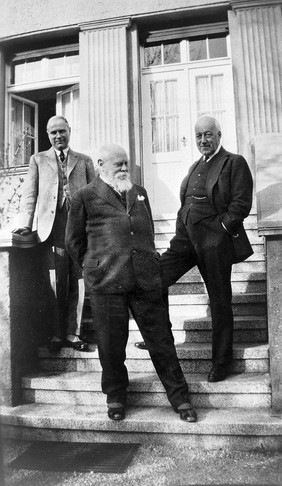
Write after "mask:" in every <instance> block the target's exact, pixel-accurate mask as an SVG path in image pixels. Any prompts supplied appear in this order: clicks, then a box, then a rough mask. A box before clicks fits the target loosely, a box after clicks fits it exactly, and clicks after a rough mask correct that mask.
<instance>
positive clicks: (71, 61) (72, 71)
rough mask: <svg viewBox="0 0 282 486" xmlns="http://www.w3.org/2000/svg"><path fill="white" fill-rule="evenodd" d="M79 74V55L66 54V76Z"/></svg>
mask: <svg viewBox="0 0 282 486" xmlns="http://www.w3.org/2000/svg"><path fill="white" fill-rule="evenodd" d="M78 74H79V55H78V54H74V53H70V54H66V56H65V76H75V75H78Z"/></svg>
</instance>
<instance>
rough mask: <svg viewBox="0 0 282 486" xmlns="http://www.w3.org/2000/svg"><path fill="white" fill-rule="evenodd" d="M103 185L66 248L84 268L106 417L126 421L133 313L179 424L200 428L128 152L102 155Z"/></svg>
mask: <svg viewBox="0 0 282 486" xmlns="http://www.w3.org/2000/svg"><path fill="white" fill-rule="evenodd" d="M98 166H99V173H100V177H98V178H97V179H96V180H95V181H93V182H92V183H91V184H89V185H88V186H86V187H85V188H83V189H80V190H79V191H77V193H76V194H75V195H74V197H73V199H72V203H71V208H70V212H69V219H68V223H67V230H66V248H67V250H68V252H69V253H70V255H71V256H72V258H73V259H74V260H75V261H76V262H77V263H78V264H79V265H80V266H81V267H83V272H84V279H85V286H86V290H87V291H88V293H89V295H90V303H91V310H92V317H93V323H94V327H95V331H96V333H95V334H96V338H97V344H98V351H99V358H100V362H101V366H102V391H103V392H104V393H105V394H106V395H107V405H108V416H109V418H110V419H112V420H122V419H124V417H125V405H126V389H127V386H128V374H127V369H126V366H125V358H126V354H125V349H126V344H127V340H128V321H129V309H130V310H131V312H132V315H133V317H134V319H135V320H136V322H137V325H138V327H139V329H140V332H141V334H142V336H143V338H144V341H145V343H146V345H147V347H148V350H149V353H150V356H151V359H152V361H153V364H154V366H155V369H156V371H157V373H158V376H159V378H160V380H161V382H162V384H163V385H164V387H165V390H166V393H167V397H168V400H169V401H170V403H171V405H172V406H173V408H174V410H175V412H177V413H179V414H180V418H181V419H182V420H184V421H187V422H195V421H196V417H197V416H196V412H195V411H194V410H193V408H192V407H191V404H190V402H189V395H188V387H187V384H186V381H185V378H184V375H183V373H182V370H181V367H180V365H179V362H178V358H177V354H176V350H175V347H174V343H173V339H172V337H171V334H170V332H169V326H168V324H166V320H167V317H168V316H167V309H166V305H165V303H164V302H163V300H162V292H161V275H160V263H159V256H158V254H157V252H156V249H155V245H154V227H153V220H152V215H151V209H150V205H149V201H148V197H147V193H146V191H145V189H144V188H143V187H141V186H138V185H135V184H132V183H131V180H130V176H129V163H128V157H127V154H126V152H125V151H124V150H123V149H122V148H121V147H120V146H118V145H113V144H111V145H107V146H104V147H102V149H101V151H100V157H99V159H98Z"/></svg>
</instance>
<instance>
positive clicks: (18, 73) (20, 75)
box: [11, 62, 25, 84]
mask: <svg viewBox="0 0 282 486" xmlns="http://www.w3.org/2000/svg"><path fill="white" fill-rule="evenodd" d="M24 76H25V63H24V62H21V63H18V64H15V65H14V66H13V69H12V79H11V83H12V84H14V83H17V84H20V83H23V82H24Z"/></svg>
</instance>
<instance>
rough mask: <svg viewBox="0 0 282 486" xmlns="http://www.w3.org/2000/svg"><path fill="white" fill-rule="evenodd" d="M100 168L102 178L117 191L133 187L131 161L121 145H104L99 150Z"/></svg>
mask: <svg viewBox="0 0 282 486" xmlns="http://www.w3.org/2000/svg"><path fill="white" fill-rule="evenodd" d="M98 168H99V173H100V176H101V177H102V179H103V180H104V181H105V182H107V183H108V184H110V185H111V186H113V187H114V188H115V189H116V190H117V191H119V192H122V191H128V190H129V189H130V188H131V187H132V184H131V181H130V176H129V161H128V156H127V153H126V151H125V150H124V149H123V148H122V147H120V145H115V144H108V145H103V146H102V147H101V148H100V150H99V157H98Z"/></svg>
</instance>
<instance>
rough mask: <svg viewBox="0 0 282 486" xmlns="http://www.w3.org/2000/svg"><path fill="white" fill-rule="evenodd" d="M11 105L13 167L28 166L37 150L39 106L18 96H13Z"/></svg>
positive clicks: (10, 148)
mask: <svg viewBox="0 0 282 486" xmlns="http://www.w3.org/2000/svg"><path fill="white" fill-rule="evenodd" d="M10 104H11V107H10V116H11V125H10V126H11V131H10V144H9V153H10V160H11V165H13V166H21V165H28V163H29V159H30V157H31V155H32V154H33V153H34V152H35V151H36V149H37V145H36V140H37V129H36V126H37V105H36V103H32V102H31V101H29V100H25V99H23V98H19V97H17V96H11V99H10Z"/></svg>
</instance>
